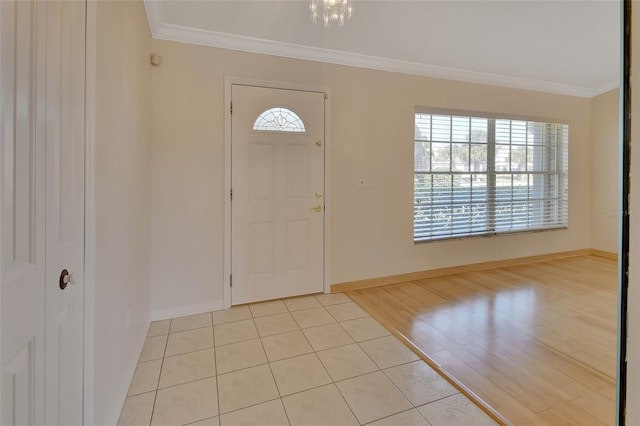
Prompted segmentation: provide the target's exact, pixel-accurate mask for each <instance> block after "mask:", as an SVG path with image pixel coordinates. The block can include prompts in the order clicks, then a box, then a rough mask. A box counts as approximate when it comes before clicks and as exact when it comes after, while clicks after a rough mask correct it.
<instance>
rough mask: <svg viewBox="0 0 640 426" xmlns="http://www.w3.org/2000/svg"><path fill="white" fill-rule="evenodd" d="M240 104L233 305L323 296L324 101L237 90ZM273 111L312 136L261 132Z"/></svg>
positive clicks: (236, 113) (235, 130)
mask: <svg viewBox="0 0 640 426" xmlns="http://www.w3.org/2000/svg"><path fill="white" fill-rule="evenodd" d="M232 102H233V115H232V118H231V120H232V155H231V157H232V188H233V201H232V207H231V208H232V260H231V263H232V277H233V287H232V303H233V304H239V303H249V302H255V301H259V300H268V299H275V298H280V297H287V296H294V295H301V294H309V293H317V292H322V291H323V268H324V254H323V253H324V94H323V93H318V92H304V91H295V90H281V89H271V88H264V87H254V86H243V85H233V86H232ZM271 107H285V108H287V109H288V110H291V111H294V112H295V113H296V114H297V115H298V116H299V117H300V118H301V119H302V122H303V123H304V126H305V131H304V132H293V131H278V130H277V128H278V126H284V125H285V124H286V120H285V118H282V117H281V118H280V119H281V121H280V122H278V123H276V126H275V128H274V129H273V130H271V131H269V130H266V131H265V130H254V129H253V127H254V123H255V122H256V119H257V118H258V117H259V116H260V114H261V113H263V112H264V111H267V110H269V109H270V108H271ZM285 114H286V113H285ZM272 118H273V117H272ZM289 118H291V117H289ZM273 119H274V120H277V117H276V118H273ZM316 206H317V209H316V210H314V207H316Z"/></svg>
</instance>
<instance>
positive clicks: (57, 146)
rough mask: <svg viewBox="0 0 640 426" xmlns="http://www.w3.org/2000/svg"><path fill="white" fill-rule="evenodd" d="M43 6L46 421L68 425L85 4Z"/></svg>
mask: <svg viewBox="0 0 640 426" xmlns="http://www.w3.org/2000/svg"><path fill="white" fill-rule="evenodd" d="M46 3H47V93H46V104H47V123H46V130H45V134H46V139H47V148H46V158H47V160H46V161H47V162H46V205H47V215H46V234H47V241H46V258H47V262H46V341H47V348H46V365H45V374H46V378H45V385H46V389H45V402H46V405H45V418H46V424H47V426H57V425H60V426H71V425H81V424H82V365H83V363H82V361H83V359H82V356H83V288H84V269H83V263H84V145H85V144H84V110H85V108H84V93H85V71H84V70H85V8H86V3H85V2H84V1H68V0H54V1H52V0H49V1H47V2H46ZM65 270H66V272H67V274H68V278H67V281H68V284H67V285H66V287H65V285H64V282H63V283H62V285H61V283H60V281H61V276H62V275H63V274H62V272H63V271H65ZM63 281H64V280H63ZM62 287H65V288H64V289H62Z"/></svg>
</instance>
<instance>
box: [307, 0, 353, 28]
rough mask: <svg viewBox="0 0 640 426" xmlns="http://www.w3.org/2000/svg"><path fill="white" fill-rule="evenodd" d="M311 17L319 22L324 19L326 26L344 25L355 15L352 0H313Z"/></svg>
mask: <svg viewBox="0 0 640 426" xmlns="http://www.w3.org/2000/svg"><path fill="white" fill-rule="evenodd" d="M309 9H311V19H312V20H313V23H314V24H315V23H317V22H318V19H322V22H323V23H324V26H325V27H327V28H328V27H330V26H331V25H334V24H335V25H338V26H342V25H344V21H348V20H349V19H351V16H353V5H352V4H351V0H311V5H310V6H309Z"/></svg>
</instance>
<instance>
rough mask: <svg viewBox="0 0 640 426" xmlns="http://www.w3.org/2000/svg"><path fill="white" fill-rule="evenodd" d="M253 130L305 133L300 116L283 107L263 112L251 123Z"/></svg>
mask: <svg viewBox="0 0 640 426" xmlns="http://www.w3.org/2000/svg"><path fill="white" fill-rule="evenodd" d="M253 130H262V131H268V132H299V133H304V132H306V131H307V129H306V128H305V126H304V122H303V121H302V119H301V118H300V116H299V115H298V114H296V113H295V112H293V111H291V110H290V109H288V108H284V107H273V108H269V109H268V110H266V111H264V112H263V113H262V114H260V115H259V116H258V118H257V119H256V121H255V123H253Z"/></svg>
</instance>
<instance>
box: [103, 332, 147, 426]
mask: <svg viewBox="0 0 640 426" xmlns="http://www.w3.org/2000/svg"><path fill="white" fill-rule="evenodd" d="M148 330H149V324H147V326H146V327H145V328H144V330H143V331H144V332H143V333H141V334H140V337H139V338H138V342H137V343H136V347H135V350H134V351H133V356H132V357H131V360H130V361H129V365H128V366H127V370H126V371H125V374H124V375H123V376H122V377H123V380H122V384H121V385H120V389H119V390H118V393H117V394H116V396H115V398H114V402H113V409H112V410H111V412H112V414H111V417H110V418H109V419H110V421H109V424H110V425H114V426H116V425H117V424H118V420H120V414H121V413H122V408H123V407H124V402H125V400H126V399H127V395H128V394H129V386H130V385H131V381H132V380H133V375H134V374H135V372H136V367H137V366H138V360H139V359H140V354H142V347H143V346H144V342H145V340H146V339H147V332H148Z"/></svg>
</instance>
